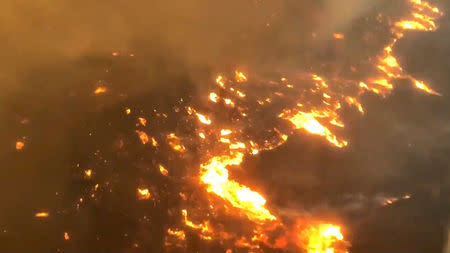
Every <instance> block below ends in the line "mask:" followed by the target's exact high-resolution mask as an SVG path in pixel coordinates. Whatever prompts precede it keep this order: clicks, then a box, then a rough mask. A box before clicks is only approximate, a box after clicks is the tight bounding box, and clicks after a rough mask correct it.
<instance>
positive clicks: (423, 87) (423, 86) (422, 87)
mask: <svg viewBox="0 0 450 253" xmlns="http://www.w3.org/2000/svg"><path fill="white" fill-rule="evenodd" d="M414 85H415V86H416V87H417V88H418V89H420V90H423V91H425V92H426V93H429V94H434V95H439V96H440V95H441V94H439V93H438V92H436V91H434V90H432V89H430V88H429V87H428V86H427V85H426V84H425V83H424V82H421V81H419V80H414Z"/></svg>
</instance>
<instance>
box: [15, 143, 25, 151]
mask: <svg viewBox="0 0 450 253" xmlns="http://www.w3.org/2000/svg"><path fill="white" fill-rule="evenodd" d="M24 146H25V143H24V142H23V141H16V150H22V149H23V147H24Z"/></svg>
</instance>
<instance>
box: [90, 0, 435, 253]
mask: <svg viewBox="0 0 450 253" xmlns="http://www.w3.org/2000/svg"><path fill="white" fill-rule="evenodd" d="M409 3H410V4H411V8H412V11H411V13H410V15H409V16H407V17H405V18H404V19H403V20H397V21H395V20H394V21H393V22H392V23H391V24H393V25H392V27H391V28H392V30H391V33H392V34H390V36H391V39H390V40H389V41H388V42H387V43H386V44H385V45H384V46H383V47H381V49H382V50H380V52H379V54H377V56H376V57H373V58H370V59H369V60H368V61H369V62H370V63H371V66H372V67H373V69H371V71H372V72H373V73H374V74H373V75H370V76H367V77H366V78H364V79H361V80H359V79H355V80H342V78H339V77H333V78H325V77H321V76H320V75H319V74H313V73H304V75H303V74H302V75H301V77H299V78H297V77H296V76H295V77H292V78H291V77H288V78H289V81H288V78H286V77H281V78H280V79H278V78H277V79H276V80H277V81H269V82H264V81H262V85H265V86H264V87H263V88H262V89H260V90H261V91H260V90H259V87H262V85H261V86H256V85H254V84H253V82H254V81H255V82H257V81H258V80H253V78H252V80H250V81H249V80H248V79H247V77H246V75H245V74H244V73H243V72H240V71H239V70H235V72H234V78H233V77H232V76H231V77H228V78H227V77H224V76H222V75H218V76H217V77H216V78H215V83H216V84H217V86H216V85H214V86H213V90H208V91H206V92H205V93H204V94H205V98H204V99H205V100H206V101H211V102H212V103H208V106H212V107H214V108H213V109H212V110H208V112H210V113H211V114H210V115H209V116H206V115H204V114H201V113H198V112H197V109H198V108H195V107H194V105H190V106H185V107H180V108H184V109H185V111H184V110H180V108H177V110H178V111H176V112H180V111H181V112H185V113H186V115H185V116H186V117H188V118H189V120H192V121H193V122H196V121H197V120H198V122H199V123H200V124H195V127H197V129H195V131H196V132H195V133H194V134H195V135H193V136H194V138H192V137H193V136H191V135H181V134H183V132H182V131H179V132H178V131H177V133H180V137H178V136H177V135H175V133H169V134H167V133H164V134H167V135H166V140H165V141H166V142H167V144H168V146H170V147H171V148H172V149H173V150H174V151H176V152H181V153H183V152H187V154H185V155H182V157H191V154H192V152H191V151H192V150H191V148H189V149H188V150H186V148H185V146H184V145H183V143H182V141H183V142H184V141H186V145H188V146H187V147H192V143H198V142H199V143H200V144H199V145H198V150H197V149H193V150H195V154H198V156H199V157H198V163H197V166H198V167H199V170H200V171H199V178H198V179H199V180H198V181H199V182H200V184H201V185H202V186H204V188H205V189H206V191H207V192H208V193H210V194H208V195H207V196H208V201H210V203H209V205H207V207H201V208H203V209H201V208H200V207H199V209H201V211H198V210H197V209H196V210H195V213H194V212H192V213H194V214H195V216H197V211H198V213H200V214H201V215H202V217H201V218H200V222H199V220H197V221H195V222H194V221H193V220H191V219H192V218H193V217H190V218H191V219H190V218H189V215H188V211H187V209H185V207H183V208H182V210H181V215H182V222H183V224H182V228H183V229H185V230H186V231H189V233H190V232H196V233H197V234H198V235H199V236H200V238H201V239H203V240H212V239H217V240H220V242H221V243H222V242H224V241H226V240H228V239H229V240H234V241H233V242H232V243H229V244H227V245H224V247H225V248H226V249H227V250H226V251H227V252H228V253H231V252H232V251H233V250H234V249H231V248H234V247H240V248H246V249H248V250H250V251H256V250H261V248H262V246H261V245H264V247H271V248H284V247H290V246H292V244H293V243H294V242H295V243H296V244H297V246H298V247H299V248H300V249H301V250H304V251H306V252H308V253H335V252H336V253H342V252H346V249H343V248H346V245H344V246H342V245H341V243H343V244H345V243H344V242H345V241H344V237H343V235H342V233H341V227H340V226H338V225H334V224H330V223H326V222H324V223H317V222H308V223H307V225H305V227H303V228H302V229H300V228H296V231H295V233H294V234H295V235H294V237H295V240H294V242H293V241H292V234H288V233H292V231H290V230H289V229H290V228H292V227H291V226H292V225H286V224H283V223H282V220H283V219H282V218H280V217H277V216H276V215H275V214H276V211H272V210H269V208H268V207H267V206H268V205H267V204H266V199H265V198H264V197H263V194H261V193H259V192H257V191H255V190H254V189H252V188H253V187H249V186H247V185H244V184H242V183H240V182H239V181H237V180H236V179H234V178H232V177H231V176H230V172H231V171H232V170H231V169H233V167H239V166H241V165H242V163H243V160H244V157H245V156H246V155H257V154H259V153H260V152H262V151H266V150H271V149H274V148H276V147H279V146H280V145H282V144H284V143H285V142H286V141H288V139H289V138H290V135H291V134H294V133H295V132H297V131H295V130H300V131H304V132H305V133H307V134H311V135H316V136H320V137H322V138H323V139H324V140H326V141H328V142H329V143H330V144H331V145H333V146H335V147H338V148H342V147H345V146H347V145H348V142H347V141H346V140H344V139H343V138H341V137H338V136H337V135H336V134H335V133H334V131H335V130H336V128H343V127H345V125H344V123H343V122H342V120H341V119H340V117H339V115H340V110H341V108H343V106H342V105H343V104H345V103H347V104H348V105H350V106H351V107H352V108H353V109H355V110H358V111H359V112H361V113H362V114H363V113H365V109H364V107H363V105H362V103H361V102H362V101H363V100H362V95H363V94H364V93H366V92H372V93H375V94H379V95H381V96H386V95H388V94H389V93H390V92H392V90H393V89H394V84H396V81H398V80H399V79H405V80H409V81H411V84H412V85H413V87H414V88H416V89H418V90H420V91H423V92H426V93H428V94H434V95H439V93H438V92H436V91H434V90H433V89H432V88H430V87H429V86H428V85H427V84H425V83H424V82H423V81H419V80H417V79H415V78H414V77H412V76H410V75H408V74H405V72H404V69H403V68H402V67H401V64H400V63H401V62H399V61H398V60H397V58H396V57H395V55H394V54H393V48H394V46H395V44H396V43H397V41H398V40H399V39H400V38H401V37H402V36H403V33H404V32H406V31H408V30H423V31H432V30H435V29H437V26H436V23H435V19H436V18H437V17H439V16H441V15H442V12H441V11H440V10H439V9H438V8H436V7H435V6H432V5H431V4H429V3H427V2H423V1H420V0H410V1H409ZM333 36H334V38H335V39H339V40H343V39H344V38H345V36H344V34H341V33H335V34H333ZM339 43H345V40H344V41H341V42H339ZM354 66H357V65H353V66H351V68H350V70H351V71H352V72H356V71H357V69H356V67H354ZM372 72H371V73H372ZM255 79H256V78H255ZM299 79H301V80H302V81H305V85H299V83H300V84H301V82H297V81H298V80H299ZM211 82H213V80H211ZM243 82H248V83H246V85H242V83H243ZM258 82H259V81H258ZM258 85H259V83H258ZM266 86H267V87H268V89H267V90H270V91H268V92H267V91H264V90H265V88H266ZM255 87H257V88H256V89H255ZM305 87H306V88H305ZM347 88H349V89H347ZM105 91H106V89H105ZM264 92H266V93H265V94H263V95H261V93H264ZM268 93H269V94H268ZM218 94H220V96H219V95H218ZM246 94H249V96H248V97H247V95H246ZM310 98H313V99H310ZM316 100H317V102H316ZM280 101H281V103H280ZM181 102H184V101H182V100H181ZM255 107H256V110H255ZM274 108H275V109H274ZM216 109H220V110H222V111H225V112H226V113H224V114H225V115H226V117H221V116H222V115H218V116H217V117H215V116H216V115H214V114H212V113H213V112H218V111H220V110H216ZM266 109H267V111H270V112H271V113H273V114H268V113H266V112H267V111H264V110H266ZM272 109H274V110H272ZM125 112H126V114H130V113H131V110H130V109H128V108H127V109H126V111H125ZM155 112H156V111H155ZM260 112H264V116H262V117H272V118H271V119H268V120H267V121H268V122H270V123H267V125H269V124H272V121H275V123H273V125H270V126H269V127H267V125H266V122H265V121H264V122H263V120H265V118H262V119H261V120H260V118H256V120H255V117H260V116H255V115H256V114H258V113H260ZM227 113H229V114H227ZM261 114H263V113H261ZM156 115H157V116H158V117H164V118H167V117H168V116H167V114H160V113H157V114H156ZM228 115H231V116H230V117H228ZM258 115H259V114H258ZM267 115H268V116H267ZM276 116H278V119H276V120H275V119H274V118H276ZM210 117H211V118H212V119H214V122H213V121H212V120H211V118H210ZM223 118H226V119H227V118H230V122H225V123H224V122H223V121H225V120H226V119H223ZM283 121H285V122H288V124H284V123H285V122H283ZM138 122H139V123H140V125H142V126H146V123H147V120H146V119H144V118H138ZM260 122H263V124H261V123H260ZM136 127H139V125H137V126H136ZM249 130H251V131H249ZM253 130H255V131H254V132H257V134H255V135H252V134H253V133H249V132H252V131H253ZM261 130H263V131H264V132H263V133H262V134H261V135H259V132H262V131H261ZM174 131H176V130H174ZM136 133H137V134H138V136H139V139H140V141H141V142H142V143H143V144H147V143H149V142H150V141H151V143H152V145H153V146H154V147H155V150H158V148H157V147H159V145H158V142H157V141H156V139H155V138H153V137H149V136H148V135H147V134H146V133H145V132H143V131H136ZM158 136H164V135H163V134H160V135H158ZM197 136H198V137H197ZM260 136H263V137H260ZM161 141H164V140H161ZM161 145H162V146H163V147H164V143H162V144H161ZM195 160H196V159H195ZM196 161H197V160H196ZM155 164H158V163H155ZM158 168H159V172H160V173H161V174H162V175H164V176H168V174H169V171H168V170H167V169H166V168H165V167H164V166H163V165H162V164H158ZM91 173H92V172H91ZM96 187H98V185H97V186H96ZM186 194H187V193H186ZM186 194H185V193H182V192H180V193H179V196H180V198H181V199H180V201H181V202H182V203H185V202H186V201H187V200H188V199H191V198H190V197H187V195H186ZM137 196H138V198H139V199H150V198H151V194H150V191H149V189H147V188H137ZM409 197H410V195H405V196H403V197H401V198H404V199H407V198H409ZM398 199H400V197H397V198H389V199H385V202H386V203H388V204H390V203H394V202H395V201H397V200H398ZM217 204H218V205H217ZM216 206H220V208H221V209H220V210H222V207H223V210H226V211H225V212H226V213H227V214H232V215H235V214H236V213H237V214H238V215H240V216H242V217H246V218H247V219H248V220H250V221H251V224H252V227H251V228H248V231H246V232H245V233H242V234H239V233H236V234H232V233H229V234H228V233H227V232H224V231H221V229H223V226H224V224H221V223H220V222H217V220H212V218H211V217H213V216H215V215H216V214H217V213H218V212H216V211H217V210H219V208H218V207H216ZM208 208H209V209H208ZM205 209H207V210H208V211H207V212H206V214H205V213H204V212H202V211H203V210H205ZM192 213H191V212H190V214H191V216H192ZM197 217H198V216H197ZM283 218H284V217H283ZM289 218H292V217H289ZM294 218H296V217H294ZM288 220H289V219H288ZM249 224H250V223H249ZM274 224H276V225H277V226H279V227H281V228H282V230H286V231H287V232H286V234H284V235H282V236H281V237H278V238H270V240H269V236H268V234H269V233H266V232H267V231H274V229H272V228H271V227H275V225H274ZM271 229H272V230H271ZM249 231H250V232H249ZM243 234H244V235H243ZM170 238H172V239H173V238H175V239H178V240H181V241H184V240H185V239H186V234H185V231H184V230H180V229H175V228H169V229H168V230H167V236H166V245H168V243H170V240H171V239H170ZM272 239H273V240H272ZM168 240H169V241H168ZM227 243H228V242H227ZM172 245H173V244H172ZM175 245H179V244H177V243H175Z"/></svg>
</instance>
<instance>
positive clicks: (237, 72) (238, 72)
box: [234, 70, 247, 83]
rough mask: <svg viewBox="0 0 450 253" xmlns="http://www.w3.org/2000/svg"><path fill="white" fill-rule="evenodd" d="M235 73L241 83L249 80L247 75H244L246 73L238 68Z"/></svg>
mask: <svg viewBox="0 0 450 253" xmlns="http://www.w3.org/2000/svg"><path fill="white" fill-rule="evenodd" d="M234 73H235V78H236V81H237V82H239V83H241V82H245V81H247V77H246V76H245V75H244V73H242V72H240V71H237V70H236V71H235V72H234Z"/></svg>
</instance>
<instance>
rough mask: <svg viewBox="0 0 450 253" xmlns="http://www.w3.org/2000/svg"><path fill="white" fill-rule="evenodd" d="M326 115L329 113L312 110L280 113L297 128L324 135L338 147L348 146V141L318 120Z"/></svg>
mask: <svg viewBox="0 0 450 253" xmlns="http://www.w3.org/2000/svg"><path fill="white" fill-rule="evenodd" d="M324 116H328V115H326V114H324V113H320V112H317V111H311V112H308V113H307V112H302V111H299V112H297V113H295V114H293V115H285V113H282V114H280V117H281V118H284V119H286V120H289V121H290V122H291V123H292V124H293V125H294V126H295V128H296V129H304V130H306V131H307V132H309V133H312V134H316V135H319V136H324V137H325V138H326V139H327V140H328V141H329V142H330V143H332V144H334V145H335V146H336V147H340V148H341V147H344V146H347V144H348V142H347V141H345V140H339V139H338V138H337V137H336V135H334V134H333V133H332V132H331V131H330V130H329V129H328V128H327V127H325V126H324V125H322V124H321V123H320V122H319V121H318V120H317V118H323V117H324Z"/></svg>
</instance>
